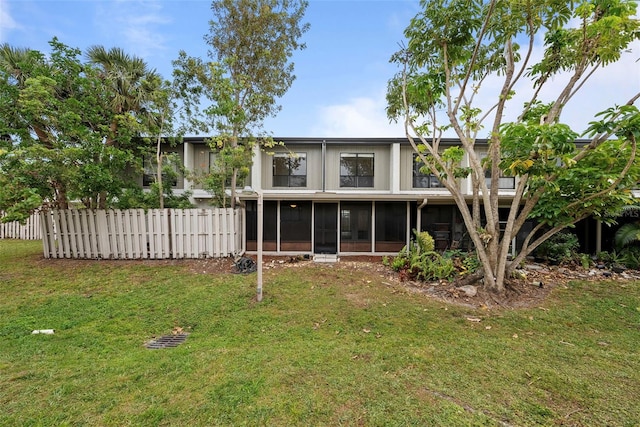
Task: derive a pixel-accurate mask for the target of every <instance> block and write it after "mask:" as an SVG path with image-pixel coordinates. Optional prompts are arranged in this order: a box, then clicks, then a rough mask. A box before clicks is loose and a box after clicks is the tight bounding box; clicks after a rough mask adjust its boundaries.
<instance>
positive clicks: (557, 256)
mask: <svg viewBox="0 0 640 427" xmlns="http://www.w3.org/2000/svg"><path fill="white" fill-rule="evenodd" d="M579 247H580V242H578V237H576V235H575V234H573V233H567V232H560V233H557V234H554V235H553V236H551V238H549V239H548V240H546V241H545V242H543V243H542V244H541V245H540V246H539V247H538V249H536V252H535V255H536V256H537V257H540V258H542V259H544V260H545V261H547V262H549V263H552V264H562V263H565V262H568V261H571V260H572V259H575V258H576V257H577V250H578V248H579Z"/></svg>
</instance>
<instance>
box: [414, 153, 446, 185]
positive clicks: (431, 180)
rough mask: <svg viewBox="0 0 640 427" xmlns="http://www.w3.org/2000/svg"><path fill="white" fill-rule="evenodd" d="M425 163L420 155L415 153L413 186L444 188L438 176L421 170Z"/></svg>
mask: <svg viewBox="0 0 640 427" xmlns="http://www.w3.org/2000/svg"><path fill="white" fill-rule="evenodd" d="M423 166H424V163H422V161H421V160H420V157H419V156H418V155H417V154H415V153H414V155H413V188H442V187H443V185H442V183H441V182H440V180H439V179H438V178H436V176H435V175H434V174H432V173H428V171H427V173H423V172H422V171H421V169H422V167H423Z"/></svg>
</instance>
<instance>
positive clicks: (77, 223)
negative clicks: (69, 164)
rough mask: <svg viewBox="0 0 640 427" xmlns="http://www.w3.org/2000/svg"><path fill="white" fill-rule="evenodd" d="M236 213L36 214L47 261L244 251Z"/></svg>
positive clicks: (197, 255)
mask: <svg viewBox="0 0 640 427" xmlns="http://www.w3.org/2000/svg"><path fill="white" fill-rule="evenodd" d="M242 218H243V217H242V214H241V211H240V210H233V209H149V210H146V211H145V210H143V209H128V210H115V209H113V210H90V209H77V210H76V209H68V210H52V211H43V212H41V213H40V221H41V225H42V241H43V246H44V256H45V258H84V259H167V258H173V259H177V258H210V257H211V258H216V257H226V256H230V255H234V254H238V253H242V252H243V251H244V247H243V239H242V233H243V230H244V227H243V223H242V222H243V221H242Z"/></svg>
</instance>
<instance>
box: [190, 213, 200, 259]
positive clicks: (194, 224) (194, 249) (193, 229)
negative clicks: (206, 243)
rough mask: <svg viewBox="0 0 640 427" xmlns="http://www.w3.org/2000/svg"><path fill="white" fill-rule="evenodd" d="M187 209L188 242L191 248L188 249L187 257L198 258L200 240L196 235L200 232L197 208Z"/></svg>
mask: <svg viewBox="0 0 640 427" xmlns="http://www.w3.org/2000/svg"><path fill="white" fill-rule="evenodd" d="M188 210H189V217H190V218H189V224H190V226H189V235H190V236H189V240H190V242H189V244H190V245H191V248H190V249H189V252H188V253H189V257H190V258H199V257H200V242H199V237H198V235H199V234H200V232H199V231H200V227H198V209H188Z"/></svg>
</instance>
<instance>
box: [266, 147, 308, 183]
mask: <svg viewBox="0 0 640 427" xmlns="http://www.w3.org/2000/svg"><path fill="white" fill-rule="evenodd" d="M273 186H274V187H306V186H307V154H306V153H295V154H289V153H275V154H274V155H273Z"/></svg>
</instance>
